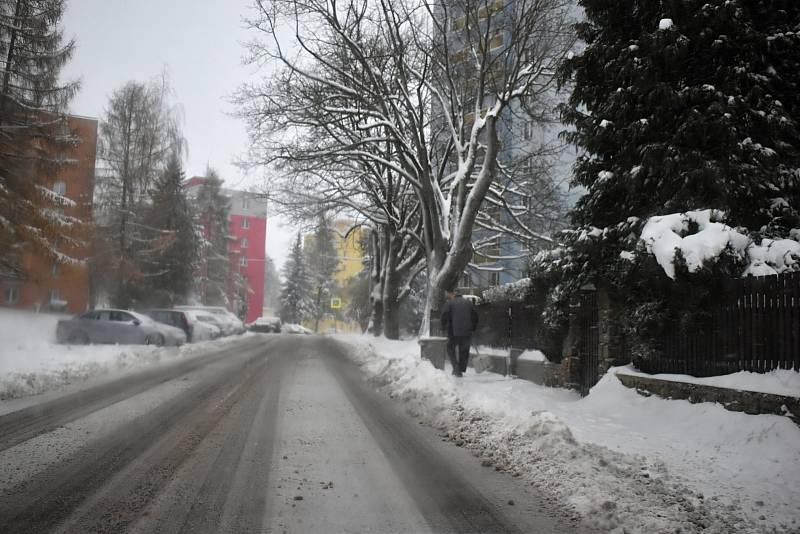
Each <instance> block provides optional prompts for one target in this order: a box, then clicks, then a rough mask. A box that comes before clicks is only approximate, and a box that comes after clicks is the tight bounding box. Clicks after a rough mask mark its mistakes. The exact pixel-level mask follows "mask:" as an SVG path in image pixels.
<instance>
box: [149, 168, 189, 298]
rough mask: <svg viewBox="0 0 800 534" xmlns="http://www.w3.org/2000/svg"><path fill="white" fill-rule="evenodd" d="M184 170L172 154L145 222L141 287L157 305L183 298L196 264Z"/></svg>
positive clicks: (157, 185)
mask: <svg viewBox="0 0 800 534" xmlns="http://www.w3.org/2000/svg"><path fill="white" fill-rule="evenodd" d="M183 179H184V173H183V169H182V168H181V162H180V158H179V156H178V154H176V153H173V154H172V156H171V157H170V159H169V162H168V164H167V168H166V169H165V171H164V173H163V174H162V176H161V177H160V178H159V179H158V180H157V181H156V184H155V190H154V191H153V193H152V206H151V207H150V209H149V210H148V213H149V215H148V217H147V224H148V228H149V230H150V233H151V234H152V236H151V239H150V248H149V250H147V251H145V252H144V254H143V255H142V259H141V261H142V263H143V265H144V271H145V273H144V274H145V280H146V284H145V286H146V287H147V288H148V289H149V291H148V294H149V295H151V298H152V299H153V300H154V302H153V304H154V305H157V306H170V305H174V304H180V303H183V302H185V301H186V297H187V296H188V294H189V292H190V291H191V289H192V284H193V281H194V271H195V268H196V267H197V256H198V243H197V233H196V232H195V226H194V220H193V216H192V211H191V209H190V208H189V203H188V201H187V199H186V193H185V192H184V189H183Z"/></svg>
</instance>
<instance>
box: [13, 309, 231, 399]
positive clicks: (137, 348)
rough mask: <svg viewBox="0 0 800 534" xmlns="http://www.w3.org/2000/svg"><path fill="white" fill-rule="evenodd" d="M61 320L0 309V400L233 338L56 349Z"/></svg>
mask: <svg viewBox="0 0 800 534" xmlns="http://www.w3.org/2000/svg"><path fill="white" fill-rule="evenodd" d="M63 317H66V316H59V315H53V314H46V313H32V312H27V311H19V310H10V309H0V400H7V399H14V398H19V397H25V396H29V395H37V394H39V393H44V392H46V391H50V390H54V389H58V388H61V387H64V386H67V385H70V384H73V383H76V382H80V381H83V380H87V379H89V378H93V377H97V376H102V375H108V374H116V373H123V372H126V371H128V370H131V369H135V368H138V367H140V366H143V365H149V364H154V363H157V362H160V361H165V360H169V359H175V358H184V357H188V356H191V355H195V354H199V353H203V352H205V351H206V350H207V349H209V348H211V347H216V346H222V345H224V344H225V343H229V342H230V341H231V340H235V339H239V338H238V337H230V338H223V339H220V340H217V341H211V342H203V343H194V344H190V345H183V346H182V347H162V348H159V347H153V346H144V345H80V346H76V345H59V344H57V343H56V336H55V332H56V323H57V322H58V320H59V319H61V318H63Z"/></svg>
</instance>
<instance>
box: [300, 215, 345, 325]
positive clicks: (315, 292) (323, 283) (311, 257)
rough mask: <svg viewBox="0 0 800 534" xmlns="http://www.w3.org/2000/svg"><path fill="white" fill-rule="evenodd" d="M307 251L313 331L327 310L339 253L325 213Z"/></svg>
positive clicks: (318, 223)
mask: <svg viewBox="0 0 800 534" xmlns="http://www.w3.org/2000/svg"><path fill="white" fill-rule="evenodd" d="M310 245H311V246H310V247H309V250H308V253H307V261H308V263H307V264H308V266H309V270H310V275H311V276H310V279H311V293H312V298H313V303H314V306H313V311H312V313H313V318H314V332H317V331H318V330H319V320H320V319H322V317H324V315H325V312H326V311H327V310H328V303H329V302H330V297H331V296H332V294H333V293H332V292H333V290H334V286H335V284H336V281H335V280H334V275H335V274H336V272H337V271H338V270H339V254H338V253H337V251H336V246H335V245H334V234H333V230H332V229H331V227H330V222H329V221H328V218H327V217H326V216H325V214H324V213H323V214H320V216H319V218H318V219H317V226H316V229H315V231H314V237H313V239H312V240H311V243H310Z"/></svg>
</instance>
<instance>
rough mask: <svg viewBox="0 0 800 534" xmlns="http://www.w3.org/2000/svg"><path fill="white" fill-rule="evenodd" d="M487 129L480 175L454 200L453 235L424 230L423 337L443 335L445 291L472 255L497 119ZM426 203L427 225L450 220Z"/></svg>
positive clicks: (493, 167) (490, 173)
mask: <svg viewBox="0 0 800 534" xmlns="http://www.w3.org/2000/svg"><path fill="white" fill-rule="evenodd" d="M485 128H486V129H485V133H486V148H485V152H484V154H483V158H482V159H483V162H482V165H481V170H480V173H479V174H478V176H477V178H476V179H475V182H474V183H473V185H472V188H471V190H470V192H469V194H468V195H467V197H466V198H465V199H463V200H462V199H461V198H457V199H452V200H455V206H456V211H455V213H453V214H451V217H453V219H452V224H451V225H449V227H450V234H451V235H450V236H449V237H448V236H445V235H443V233H442V232H441V231H437V229H436V228H434V227H431V228H426V229H425V232H426V236H427V239H426V240H425V247H426V253H427V260H428V279H427V284H426V287H427V292H426V297H425V316H424V318H423V320H422V326H421V328H420V336H431V335H434V336H435V335H443V332H442V331H441V327H440V313H441V309H442V306H443V305H444V292H445V291H446V290H448V289H453V288H455V286H456V284H457V283H458V279H459V278H460V277H461V273H462V272H463V271H464V268H465V267H466V266H467V264H468V263H469V261H470V258H471V256H472V230H473V227H474V225H475V219H476V217H477V215H478V209H479V208H480V205H481V203H482V202H483V199H484V198H485V197H486V193H487V191H488V190H489V186H490V185H491V183H492V179H493V177H494V175H495V173H496V165H497V164H496V158H497V146H498V142H497V119H496V118H495V117H491V116H490V117H487V119H486V126H485ZM420 200H421V201H422V200H424V199H420ZM421 203H422V202H421ZM427 204H428V215H427V217H424V218H423V222H424V224H426V225H433V224H436V225H439V224H441V221H443V220H449V219H448V218H447V214H441V213H438V211H439V210H438V209H437V205H436V204H435V203H434V202H433V199H428V200H427Z"/></svg>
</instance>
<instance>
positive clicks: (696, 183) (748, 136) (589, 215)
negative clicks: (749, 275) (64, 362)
mask: <svg viewBox="0 0 800 534" xmlns="http://www.w3.org/2000/svg"><path fill="white" fill-rule="evenodd" d="M580 4H581V5H582V7H583V9H584V11H585V14H586V17H587V21H586V22H585V23H582V24H580V25H579V26H578V33H579V36H580V37H581V38H582V39H583V40H584V41H585V42H586V48H585V50H584V51H583V53H581V54H579V55H576V56H574V57H573V58H572V59H571V60H570V61H568V62H567V63H566V65H565V66H564V68H563V70H562V73H561V76H562V81H566V80H567V79H571V80H572V81H573V82H574V90H573V92H572V95H571V97H570V100H569V104H568V105H567V106H566V107H565V108H564V110H563V111H564V119H565V120H566V122H567V123H569V124H573V125H574V126H575V130H574V132H573V133H571V134H570V135H569V137H570V138H571V140H572V141H574V142H575V143H576V144H577V145H578V146H579V147H580V148H582V149H583V150H585V156H584V157H582V158H580V159H579V160H578V162H577V164H576V168H575V171H576V174H575V182H576V183H577V184H579V185H581V186H584V187H586V188H587V189H588V193H587V194H586V195H585V196H584V197H583V198H582V199H581V200H580V201H579V203H578V205H577V208H576V209H575V212H574V219H575V221H576V222H578V223H579V224H587V225H594V226H597V227H601V228H603V227H608V226H612V225H615V224H617V223H619V222H621V221H624V220H625V219H626V218H627V217H629V216H636V217H640V218H644V217H648V216H651V215H655V214H663V213H674V212H685V211H687V210H691V209H701V208H717V209H722V210H725V211H726V212H727V213H728V217H729V218H728V220H729V222H730V223H731V224H732V225H734V226H745V227H748V228H750V229H751V230H755V231H759V230H761V229H763V231H765V232H767V233H768V234H772V235H775V234H778V235H780V234H784V235H785V233H786V230H787V229H788V228H791V227H792V226H796V225H797V221H798V219H797V213H798V212H797V210H798V209H800V202H799V201H800V198H799V196H798V195H799V193H800V172H798V168H800V129H798V120H800V115H798V114H799V113H800V54H798V53H797V51H798V50H799V49H800V33H798V32H797V28H798V24H800V4H798V3H797V2H794V1H792V0H779V1H755V2H745V1H743V0H713V1H709V0H689V1H684V2H649V1H647V0H623V1H619V2H607V1H604V0H582V1H581V2H580Z"/></svg>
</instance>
